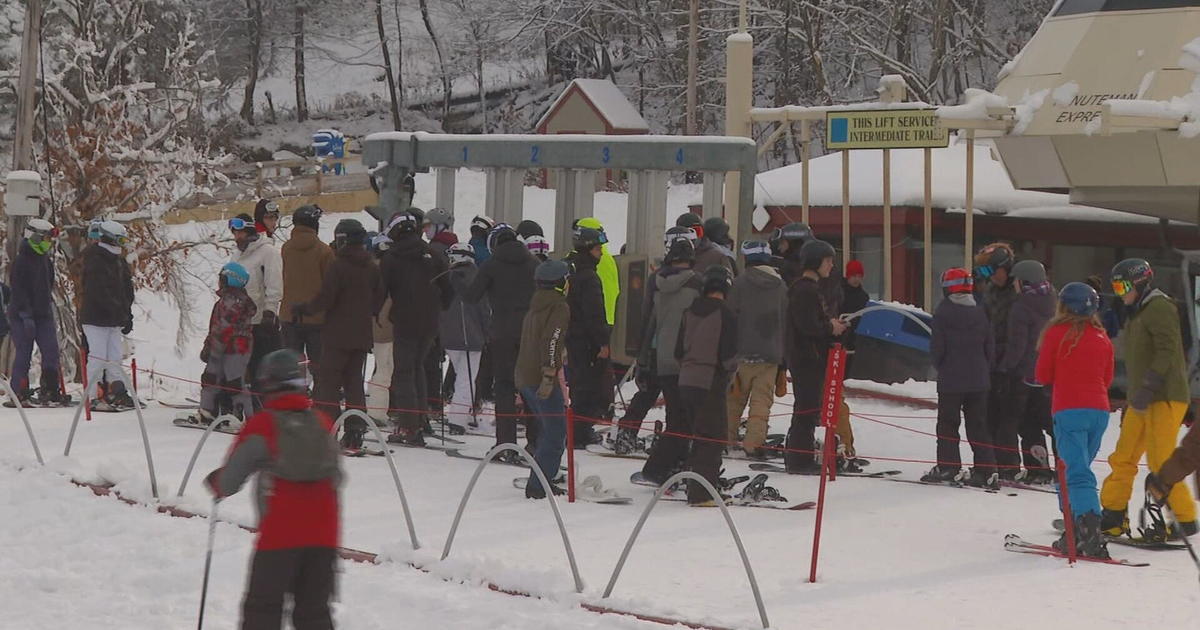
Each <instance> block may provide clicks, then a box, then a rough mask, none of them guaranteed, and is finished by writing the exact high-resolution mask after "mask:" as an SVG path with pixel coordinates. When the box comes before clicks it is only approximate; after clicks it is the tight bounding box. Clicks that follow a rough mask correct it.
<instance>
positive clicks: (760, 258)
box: [742, 241, 771, 265]
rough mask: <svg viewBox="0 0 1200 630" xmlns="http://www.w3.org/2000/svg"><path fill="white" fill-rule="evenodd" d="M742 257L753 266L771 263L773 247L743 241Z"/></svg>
mask: <svg viewBox="0 0 1200 630" xmlns="http://www.w3.org/2000/svg"><path fill="white" fill-rule="evenodd" d="M742 255H743V256H745V257H746V262H747V263H750V264H752V265H765V264H767V263H769V262H771V246H770V245H768V244H766V243H764V242H762V241H742Z"/></svg>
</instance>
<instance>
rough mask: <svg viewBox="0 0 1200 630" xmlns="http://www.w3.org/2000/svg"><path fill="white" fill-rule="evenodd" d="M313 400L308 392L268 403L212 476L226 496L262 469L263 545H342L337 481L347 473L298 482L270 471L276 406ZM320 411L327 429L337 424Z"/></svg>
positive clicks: (301, 405) (212, 484)
mask: <svg viewBox="0 0 1200 630" xmlns="http://www.w3.org/2000/svg"><path fill="white" fill-rule="evenodd" d="M311 406H312V401H311V400H310V399H309V398H308V397H307V396H304V395H303V394H289V395H284V396H280V397H278V398H274V399H272V400H269V401H267V403H266V408H265V409H264V410H263V411H260V412H259V413H256V414H254V415H253V416H251V417H250V419H249V420H248V421H246V425H245V426H244V427H242V431H241V433H238V436H237V439H236V440H234V442H233V446H231V447H230V449H229V455H228V456H227V457H226V458H225V465H224V466H222V467H221V468H219V469H217V470H216V471H214V472H213V474H211V475H209V478H208V480H207V482H208V484H209V488H210V489H212V490H213V491H214V492H215V493H216V494H218V496H222V497H224V496H229V495H231V494H234V493H235V492H237V491H238V490H239V489H240V488H241V487H242V484H243V483H245V481H246V479H247V478H248V477H249V476H250V475H252V474H254V473H255V472H257V473H258V474H259V478H258V482H257V493H258V509H259V517H260V520H259V525H258V533H259V535H258V549H262V550H270V549H294V548H298V547H337V546H338V538H339V516H338V490H337V487H338V485H339V484H340V481H341V475H340V474H339V475H337V476H336V477H334V478H331V479H327V480H323V481H314V482H295V481H286V480H284V479H279V478H277V477H275V476H274V475H272V474H271V473H270V472H269V469H270V466H271V462H272V461H273V460H275V459H276V458H277V457H278V454H279V449H278V446H277V443H276V436H275V420H274V418H272V416H271V410H273V409H278V410H284V411H298V410H302V409H308V408H309V407H311ZM316 414H317V417H318V418H319V419H320V421H321V423H322V425H323V426H324V427H325V429H326V430H329V429H331V428H332V427H333V422H331V421H330V420H329V417H328V416H326V415H325V414H323V413H321V412H319V411H318V412H316Z"/></svg>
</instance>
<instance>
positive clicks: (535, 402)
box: [514, 260, 571, 499]
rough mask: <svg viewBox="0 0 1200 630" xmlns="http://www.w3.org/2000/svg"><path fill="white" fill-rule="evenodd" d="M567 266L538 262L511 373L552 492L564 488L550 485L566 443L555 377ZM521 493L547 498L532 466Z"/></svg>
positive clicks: (563, 329)
mask: <svg viewBox="0 0 1200 630" xmlns="http://www.w3.org/2000/svg"><path fill="white" fill-rule="evenodd" d="M569 271H570V268H569V267H568V266H567V264H566V263H564V262H562V261H561V260H548V261H546V262H544V263H542V264H540V265H538V268H537V270H536V271H535V273H534V282H535V283H536V284H537V290H536V291H534V294H533V299H532V301H531V302H530V304H529V310H528V311H527V312H526V313H525V317H524V319H523V321H522V322H521V350H520V353H519V354H518V355H517V365H516V371H515V374H514V377H515V382H516V386H517V389H518V390H519V391H520V392H521V397H522V398H523V399H524V400H525V409H526V410H527V411H529V412H530V413H532V414H534V416H535V421H536V422H537V423H538V424H539V425H540V426H539V428H538V439H537V449H536V450H535V451H534V454H533V459H534V461H536V462H537V465H538V468H540V469H541V471H542V474H544V475H545V476H546V479H547V480H549V481H550V482H551V483H550V491H551V492H552V493H554V494H556V495H559V494H563V493H564V492H565V491H564V490H563V489H562V488H560V487H558V486H556V485H554V478H555V477H557V476H558V466H559V464H560V463H561V462H562V456H563V451H565V450H566V447H567V419H566V408H565V406H564V403H563V393H562V388H561V387H559V384H558V377H559V371H560V370H562V366H563V353H564V351H565V350H566V345H565V341H566V335H567V325H568V323H569V322H570V319H571V313H570V307H569V306H568V305H567V295H566V294H567V291H568V286H567V285H568V281H567V275H568V272H569ZM525 498H527V499H544V498H546V489H545V488H543V487H542V483H541V480H539V479H538V477H537V475H536V474H534V473H533V472H530V473H529V480H528V481H526V482H525Z"/></svg>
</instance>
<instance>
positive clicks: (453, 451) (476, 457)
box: [442, 448, 578, 487]
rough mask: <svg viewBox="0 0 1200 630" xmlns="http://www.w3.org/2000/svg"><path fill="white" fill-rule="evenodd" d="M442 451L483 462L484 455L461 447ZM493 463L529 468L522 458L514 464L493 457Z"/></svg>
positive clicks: (452, 455)
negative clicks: (467, 451) (463, 449)
mask: <svg viewBox="0 0 1200 630" xmlns="http://www.w3.org/2000/svg"><path fill="white" fill-rule="evenodd" d="M442 452H443V453H445V454H446V456H447V457H456V458H458V459H470V460H474V461H477V462H481V461H483V455H476V454H472V453H464V452H463V451H462V449H459V448H446V449H444V450H442ZM492 463H493V464H503V465H505V466H512V467H514V468H524V469H525V470H529V467H528V466H526V465H525V462H524V460H522V461H521V463H519V464H513V463H510V462H505V461H501V460H498V459H493V460H492ZM558 469H559V470H566V469H567V467H566V466H559V467H558ZM577 470H578V468H577ZM522 487H524V486H522Z"/></svg>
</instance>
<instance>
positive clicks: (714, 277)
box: [700, 265, 733, 295]
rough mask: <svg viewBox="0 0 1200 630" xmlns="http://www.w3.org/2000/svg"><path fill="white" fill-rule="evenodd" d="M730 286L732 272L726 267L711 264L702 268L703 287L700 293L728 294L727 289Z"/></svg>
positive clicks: (731, 284)
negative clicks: (706, 267)
mask: <svg viewBox="0 0 1200 630" xmlns="http://www.w3.org/2000/svg"><path fill="white" fill-rule="evenodd" d="M732 287H733V272H731V271H729V269H726V268H725V266H724V265H713V266H711V267H709V268H708V269H705V270H704V288H703V289H701V293H700V294H701V295H708V294H709V293H713V292H719V293H720V294H721V295H729V289H731V288H732Z"/></svg>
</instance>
